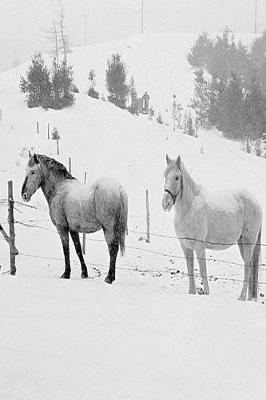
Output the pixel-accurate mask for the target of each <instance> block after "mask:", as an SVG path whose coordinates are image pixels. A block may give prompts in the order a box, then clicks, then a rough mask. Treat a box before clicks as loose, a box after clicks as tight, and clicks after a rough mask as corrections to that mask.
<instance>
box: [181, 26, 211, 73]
mask: <svg viewBox="0 0 266 400" xmlns="http://www.w3.org/2000/svg"><path fill="white" fill-rule="evenodd" d="M212 50H213V43H212V41H211V40H210V39H209V37H208V34H207V33H206V32H203V33H202V34H200V35H199V37H198V39H197V40H196V43H195V44H194V46H193V47H192V49H191V50H190V52H189V53H188V55H187V60H188V62H189V64H190V65H191V66H192V67H193V68H205V69H206V68H207V65H208V63H209V59H210V57H211V53H212Z"/></svg>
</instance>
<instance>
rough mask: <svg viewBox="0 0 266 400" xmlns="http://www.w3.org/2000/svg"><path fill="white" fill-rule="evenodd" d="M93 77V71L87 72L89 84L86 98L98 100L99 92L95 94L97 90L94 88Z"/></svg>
mask: <svg viewBox="0 0 266 400" xmlns="http://www.w3.org/2000/svg"><path fill="white" fill-rule="evenodd" d="M95 77H96V74H95V71H94V69H91V70H90V71H89V77H88V79H89V82H90V87H89V90H88V96H90V97H93V98H94V99H99V92H97V90H95V86H96V83H95Z"/></svg>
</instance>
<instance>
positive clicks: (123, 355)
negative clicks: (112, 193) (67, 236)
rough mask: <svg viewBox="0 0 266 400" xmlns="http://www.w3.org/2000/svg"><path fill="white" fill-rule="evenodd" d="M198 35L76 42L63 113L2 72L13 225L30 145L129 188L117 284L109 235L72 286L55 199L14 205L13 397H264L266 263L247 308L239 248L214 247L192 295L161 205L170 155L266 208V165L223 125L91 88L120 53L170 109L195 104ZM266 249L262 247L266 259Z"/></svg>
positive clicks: (0, 212)
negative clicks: (141, 110) (172, 118)
mask: <svg viewBox="0 0 266 400" xmlns="http://www.w3.org/2000/svg"><path fill="white" fill-rule="evenodd" d="M194 38H195V36H193V35H192V36H187V39H184V36H183V35H161V36H160V35H153V36H152V37H151V36H150V35H147V36H143V37H135V38H133V39H127V40H124V41H122V42H119V43H114V44H112V45H110V44H109V45H107V44H103V45H95V46H87V48H85V49H84V48H79V49H76V50H74V51H73V53H72V54H71V62H72V63H73V65H74V70H75V77H76V82H77V85H78V87H79V89H80V91H81V93H80V94H78V95H77V97H76V104H75V106H74V107H72V108H70V109H67V110H62V111H53V110H48V111H44V110H41V109H31V110H29V109H27V108H26V105H25V103H24V98H23V96H22V95H21V94H20V93H19V90H18V81H19V76H16V75H15V71H14V70H13V71H8V72H6V73H4V74H2V75H1V76H0V109H1V110H2V112H3V120H2V121H1V122H0V222H1V223H3V225H4V227H7V223H6V221H7V205H6V203H5V202H4V201H3V200H4V199H6V197H7V182H8V180H10V179H12V180H13V182H14V193H15V199H16V200H17V201H21V199H20V190H21V184H22V181H23V179H24V167H25V163H26V161H27V153H28V150H29V149H33V150H35V151H36V152H39V153H45V154H48V155H50V156H52V157H55V158H58V159H59V160H60V161H61V162H63V163H64V164H65V165H66V166H67V165H68V158H69V157H71V159H72V173H73V175H74V176H76V177H77V178H79V179H80V180H81V181H83V179H84V173H85V171H86V172H87V179H88V180H94V179H96V178H97V177H99V176H102V175H111V176H113V177H115V178H116V179H117V180H119V181H120V182H121V183H122V184H123V185H124V186H125V188H126V190H127V192H128V195H129V235H128V237H127V249H126V255H125V257H123V258H121V257H119V259H118V262H117V280H116V282H115V283H114V284H113V285H112V286H108V285H106V284H105V283H104V275H105V274H106V272H107V268H108V267H107V265H108V261H109V257H108V251H107V247H106V244H105V242H104V241H103V235H102V233H101V232H100V233H97V234H93V235H88V236H87V248H86V261H87V263H88V265H89V266H90V276H91V278H93V279H89V280H81V279H80V267H79V264H78V261H77V257H76V255H75V253H74V249H73V247H71V253H72V279H71V280H70V281H67V282H66V281H62V280H59V279H58V277H59V276H60V274H61V273H62V271H63V268H64V261H63V254H62V248H61V244H60V240H59V237H58V235H57V233H56V232H55V228H54V227H53V225H52V224H51V222H50V219H49V215H48V210H47V205H46V202H45V199H44V198H43V195H42V193H41V192H37V193H36V194H35V195H34V197H33V199H32V202H31V203H30V204H31V205H32V206H34V207H36V208H29V207H24V206H22V205H21V204H18V203H16V204H15V206H16V210H15V220H16V226H15V227H16V245H17V248H18V250H19V252H20V254H19V256H18V257H17V258H16V263H17V276H16V277H15V278H14V277H11V276H8V275H6V274H1V275H0V318H1V329H0V335H1V336H0V337H1V340H0V352H1V357H0V398H1V400H2V399H4V400H17V399H19V400H26V399H27V400H28V399H32V400H39V399H40V400H42V399H44V400H48V399H49V400H50V399H51V400H52V399H69V400H73V399H84V400H85V399H93V400H94V399H95V400H98V399H102V398H104V397H106V396H108V398H109V399H110V400H111V399H134V400H135V399H143V400H144V399H145V400H147V399H151V400H154V399H159V398H160V399H182V400H189V399H195V398H203V397H204V398H206V399H211V400H213V399H221V400H223V399H225V398H228V399H232V400H235V399H240V398H241V399H255V400H257V399H265V396H266V383H265V382H266V380H265V372H264V360H265V356H266V341H265V334H266V315H265V306H264V297H263V296H264V293H265V284H266V274H265V267H262V268H261V271H260V281H261V282H262V283H261V284H260V298H259V301H258V303H252V304H251V303H240V302H239V301H238V300H237V297H238V295H239V293H240V289H241V280H242V278H243V268H242V267H241V266H238V265H236V264H238V263H239V264H242V259H241V258H240V255H239V253H238V249H237V248H236V247H232V248H230V249H228V250H226V251H224V252H212V251H210V252H208V258H210V261H209V262H208V274H209V281H210V291H211V295H210V296H209V297H204V296H199V295H196V296H189V295H187V294H186V293H187V287H188V282H187V276H186V266H185V261H184V259H183V258H182V257H183V254H182V251H181V248H180V246H179V245H178V243H177V240H176V239H174V238H171V237H162V236H160V235H166V236H174V229H173V214H172V213H171V214H165V213H164V212H163V211H162V208H161V198H162V195H163V171H164V168H165V154H166V153H169V155H170V156H171V157H175V156H177V155H178V154H181V156H182V158H183V160H184V163H185V165H186V166H187V168H188V170H189V171H190V172H191V174H192V175H193V177H194V178H195V180H197V181H199V182H201V183H202V184H203V185H205V186H208V187H210V188H226V187H229V186H230V187H232V186H239V185H240V186H244V187H246V188H248V189H249V190H250V191H251V192H252V193H253V194H254V195H255V196H256V198H257V199H258V200H259V202H260V204H261V205H262V207H263V209H264V213H266V205H265V201H264V199H265V198H266V185H264V180H265V175H266V160H264V159H262V158H258V157H255V156H253V155H248V154H245V153H243V152H241V151H240V144H239V143H237V142H234V143H232V142H230V141H227V140H224V139H223V138H221V137H220V136H219V135H218V134H216V133H215V132H200V135H199V138H197V139H196V138H191V137H188V136H184V135H183V134H181V132H173V131H171V128H170V127H168V126H165V125H163V126H161V125H159V124H158V123H157V122H156V121H155V120H153V121H150V120H148V118H147V116H140V117H135V116H132V115H131V114H129V113H128V112H126V111H122V110H120V109H118V108H116V107H115V106H113V105H112V104H109V103H108V102H104V101H97V100H94V99H91V98H89V97H88V96H87V95H86V90H87V88H88V81H87V76H88V71H89V69H90V68H95V70H96V73H97V75H98V79H99V81H98V82H99V89H100V92H102V91H103V90H104V87H103V84H104V72H105V68H106V59H107V58H108V57H109V56H110V55H111V54H112V52H114V51H118V52H120V53H121V55H122V58H123V59H124V60H125V61H126V63H127V64H128V65H129V67H130V70H131V71H132V73H133V74H134V76H135V78H136V83H137V85H139V87H138V88H139V91H145V90H148V92H149V93H150V95H151V97H152V101H153V103H154V104H155V105H156V107H158V110H159V108H160V105H162V107H167V102H168V101H170V102H171V100H172V99H171V96H172V94H173V93H176V94H177V98H178V99H180V101H181V102H188V101H189V98H190V97H191V94H192V79H193V77H192V74H191V71H190V70H189V68H188V64H187V63H186V59H185V55H186V53H187V51H188V49H189V47H190V45H191V43H192V42H193V40H194ZM152 39H153V40H152ZM155 39H156V40H155ZM108 46H109V47H108ZM110 46H111V47H110ZM85 50H86V51H85ZM162 54H163V56H162ZM165 60H167V62H165ZM24 69H25V66H22V67H21V68H20V69H19V73H22V74H23V71H24ZM147 71H148V72H147ZM144 77H145V79H147V80H145V79H144ZM101 85H102V86H101ZM168 99H169V100H168ZM169 104H170V103H169ZM37 121H38V122H39V134H37V132H36V124H37ZM48 123H49V125H50V129H52V128H53V127H54V126H56V127H57V128H58V130H59V134H60V136H61V139H60V156H59V157H57V156H56V143H55V141H52V140H48V139H47V124H48ZM146 189H148V190H149V197H150V212H151V232H152V233H153V234H155V235H152V236H151V243H150V244H147V243H146V242H145V191H146ZM262 242H263V243H266V229H264V226H263V234H262ZM265 256H266V254H265V246H263V248H262V262H264V260H265ZM0 257H1V258H0V264H1V266H2V268H1V272H5V271H7V270H8V264H9V255H8V246H7V244H6V242H5V241H4V240H3V239H2V238H0ZM177 271H178V272H177ZM197 284H198V287H200V281H199V280H198V281H197Z"/></svg>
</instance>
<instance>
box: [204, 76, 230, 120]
mask: <svg viewBox="0 0 266 400" xmlns="http://www.w3.org/2000/svg"><path fill="white" fill-rule="evenodd" d="M225 88H226V82H225V81H224V80H223V79H221V78H220V79H219V78H217V77H216V76H213V77H212V78H211V81H210V84H209V110H208V120H209V125H210V126H218V125H219V122H220V118H221V109H222V101H223V93H224V90H225Z"/></svg>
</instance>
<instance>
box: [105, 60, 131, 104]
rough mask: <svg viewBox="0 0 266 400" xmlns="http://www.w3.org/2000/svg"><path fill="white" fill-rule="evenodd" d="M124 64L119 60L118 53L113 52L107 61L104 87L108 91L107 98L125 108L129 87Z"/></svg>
mask: <svg viewBox="0 0 266 400" xmlns="http://www.w3.org/2000/svg"><path fill="white" fill-rule="evenodd" d="M126 77H127V72H126V65H125V64H124V63H123V62H122V61H121V57H120V55H119V54H113V55H112V58H111V60H108V61H107V70H106V88H107V90H108V92H109V96H108V100H109V101H110V102H111V103H114V104H115V105H116V106H117V107H120V108H123V109H124V108H125V107H126V100H127V96H128V92H129V87H128V85H127V83H126Z"/></svg>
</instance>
